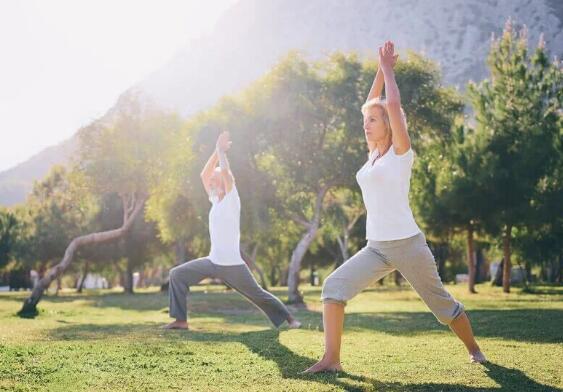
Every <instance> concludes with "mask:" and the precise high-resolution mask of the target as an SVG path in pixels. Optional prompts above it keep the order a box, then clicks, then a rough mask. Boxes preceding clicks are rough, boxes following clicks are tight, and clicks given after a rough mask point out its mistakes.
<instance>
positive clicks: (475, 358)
mask: <svg viewBox="0 0 563 392" xmlns="http://www.w3.org/2000/svg"><path fill="white" fill-rule="evenodd" d="M469 362H471V363H485V362H487V358H485V354H483V353H482V352H481V351H475V352H474V353H471V354H469Z"/></svg>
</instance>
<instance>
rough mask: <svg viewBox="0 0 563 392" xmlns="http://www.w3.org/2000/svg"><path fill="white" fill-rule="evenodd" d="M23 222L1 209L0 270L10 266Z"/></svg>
mask: <svg viewBox="0 0 563 392" xmlns="http://www.w3.org/2000/svg"><path fill="white" fill-rule="evenodd" d="M21 228H22V222H21V221H20V220H18V218H17V217H16V214H14V213H13V212H11V211H9V210H7V209H4V208H1V209H0V268H1V267H3V266H5V265H6V264H8V262H9V261H10V259H11V258H12V256H13V255H14V253H15V250H16V247H17V244H18V241H19V240H20V236H21Z"/></svg>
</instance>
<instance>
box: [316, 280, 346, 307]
mask: <svg viewBox="0 0 563 392" xmlns="http://www.w3.org/2000/svg"><path fill="white" fill-rule="evenodd" d="M349 284H350V282H348V281H347V280H346V279H343V278H339V277H338V276H335V275H334V274H330V275H329V276H328V277H327V278H326V279H325V281H324V283H323V289H322V293H321V301H322V302H323V303H337V304H343V305H346V302H347V301H348V300H349V299H350V298H349V297H350V296H349V295H348V294H347V293H348V291H349V290H348V286H349Z"/></svg>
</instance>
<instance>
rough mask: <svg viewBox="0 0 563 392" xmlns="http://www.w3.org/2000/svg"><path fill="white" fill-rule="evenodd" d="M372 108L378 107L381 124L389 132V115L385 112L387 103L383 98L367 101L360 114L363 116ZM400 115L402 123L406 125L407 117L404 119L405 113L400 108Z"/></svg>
mask: <svg viewBox="0 0 563 392" xmlns="http://www.w3.org/2000/svg"><path fill="white" fill-rule="evenodd" d="M373 107H378V108H380V109H381V113H382V117H383V122H384V123H385V125H386V126H387V130H389V131H390V130H391V123H390V122H389V113H388V112H387V101H386V100H385V98H382V97H376V98H372V99H370V100H369V101H366V103H364V104H363V105H362V114H363V115H364V116H365V114H366V112H367V111H368V110H369V109H371V108H373ZM401 115H402V116H403V121H404V122H405V124H406V122H407V117H406V115H405V111H404V110H403V108H402V107H401Z"/></svg>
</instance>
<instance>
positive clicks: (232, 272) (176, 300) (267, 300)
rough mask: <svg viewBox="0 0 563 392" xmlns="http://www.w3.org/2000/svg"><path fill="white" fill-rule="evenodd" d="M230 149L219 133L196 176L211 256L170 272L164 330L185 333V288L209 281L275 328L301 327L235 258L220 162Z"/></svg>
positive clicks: (229, 196) (232, 209)
mask: <svg viewBox="0 0 563 392" xmlns="http://www.w3.org/2000/svg"><path fill="white" fill-rule="evenodd" d="M230 147H231V142H230V140H229V134H228V132H223V133H221V135H219V138H218V139H217V144H216V149H215V151H214V152H213V154H212V155H211V157H210V158H209V160H208V161H207V163H206V165H205V167H204V168H203V171H202V172H201V180H202V182H203V186H204V187H205V190H206V192H207V194H208V195H209V200H210V201H211V203H212V206H211V210H210V211H209V235H210V237H211V252H210V254H209V256H207V257H203V258H200V259H196V260H192V261H188V262H187V263H184V264H182V265H179V266H176V267H174V268H172V269H171V270H170V285H169V296H170V317H173V318H175V319H176V320H175V321H173V322H171V323H170V324H167V325H165V326H164V328H166V329H188V322H187V308H186V294H187V291H188V287H189V286H191V285H194V284H197V283H198V282H200V281H201V280H203V279H205V278H210V277H213V278H219V279H221V280H222V281H223V282H225V284H227V285H228V286H230V287H232V288H233V289H235V290H237V291H238V292H239V293H241V294H242V295H243V296H245V297H246V298H247V299H248V300H250V301H251V302H252V303H253V304H254V305H256V306H257V307H258V308H259V309H260V310H262V311H263V312H264V313H265V314H266V316H268V318H269V319H270V321H271V322H272V324H274V326H276V328H277V327H279V326H280V325H281V324H283V323H284V322H285V321H287V323H288V327H289V328H299V327H300V326H301V323H300V322H299V321H298V320H296V319H295V318H294V317H293V316H292V315H291V314H290V313H289V311H288V310H287V308H286V307H285V306H284V304H283V303H282V302H281V301H280V300H279V299H278V298H276V297H275V296H273V295H272V294H270V293H269V292H267V291H265V290H264V289H262V288H261V287H260V286H259V285H258V283H257V282H256V280H255V279H254V277H253V276H252V274H251V272H250V270H249V269H248V267H247V266H246V263H245V262H244V260H243V259H242V258H241V256H240V247H239V246H240V245H239V242H240V199H239V196H238V192H237V188H236V185H235V180H234V177H233V174H232V173H231V170H230V168H229V162H228V160H227V156H226V152H227V150H228V149H229V148H230ZM217 164H219V166H218V167H217Z"/></svg>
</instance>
